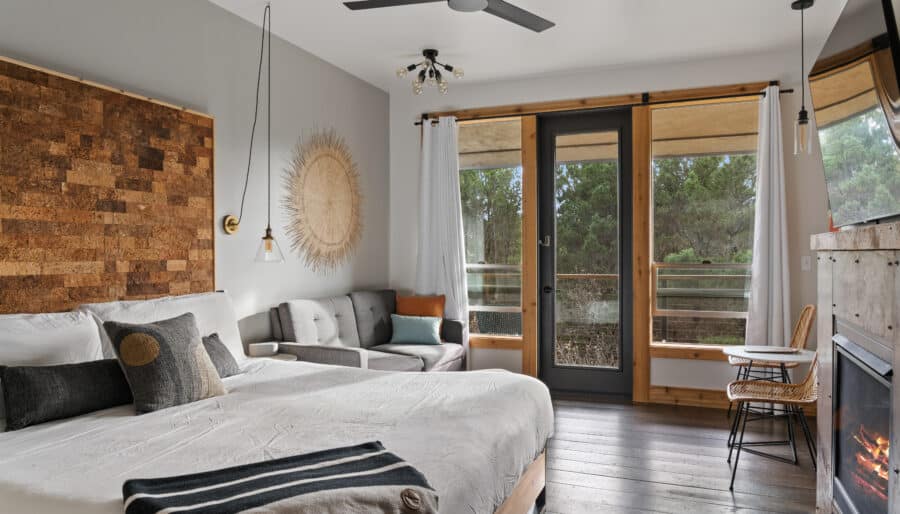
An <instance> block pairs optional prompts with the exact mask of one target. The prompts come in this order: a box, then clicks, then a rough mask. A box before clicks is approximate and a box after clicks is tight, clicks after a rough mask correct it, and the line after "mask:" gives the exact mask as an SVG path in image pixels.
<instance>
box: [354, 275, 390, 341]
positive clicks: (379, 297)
mask: <svg viewBox="0 0 900 514" xmlns="http://www.w3.org/2000/svg"><path fill="white" fill-rule="evenodd" d="M350 300H351V301H352V302H353V312H354V313H355V314H356V328H357V332H358V333H359V344H360V346H362V347H363V348H371V347H373V346H378V345H380V344H386V343H387V342H388V341H390V340H391V332H392V331H391V314H392V313H394V312H395V311H396V309H397V293H396V291H394V290H393V289H384V290H381V291H356V292H353V293H350Z"/></svg>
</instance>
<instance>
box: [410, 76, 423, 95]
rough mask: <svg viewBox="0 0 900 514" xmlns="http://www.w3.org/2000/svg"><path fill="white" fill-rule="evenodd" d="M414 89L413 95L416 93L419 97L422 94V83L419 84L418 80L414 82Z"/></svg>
mask: <svg viewBox="0 0 900 514" xmlns="http://www.w3.org/2000/svg"><path fill="white" fill-rule="evenodd" d="M412 88H413V93H415V94H417V95H421V94H422V83H421V82H419V81H418V80H414V81H413V83H412Z"/></svg>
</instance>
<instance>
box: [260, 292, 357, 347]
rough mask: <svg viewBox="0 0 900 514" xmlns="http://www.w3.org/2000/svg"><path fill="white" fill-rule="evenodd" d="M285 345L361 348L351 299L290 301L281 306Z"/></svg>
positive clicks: (342, 297)
mask: <svg viewBox="0 0 900 514" xmlns="http://www.w3.org/2000/svg"><path fill="white" fill-rule="evenodd" d="M278 315H279V318H280V319H281V331H282V332H283V333H284V340H285V341H296V342H298V343H304V344H322V345H326V346H345V347H348V348H358V347H359V334H358V332H357V331H356V317H355V316H354V314H353V303H352V302H351V301H350V297H349V296H335V297H332V298H322V299H319V300H291V301H289V302H285V303H282V304H281V305H279V306H278Z"/></svg>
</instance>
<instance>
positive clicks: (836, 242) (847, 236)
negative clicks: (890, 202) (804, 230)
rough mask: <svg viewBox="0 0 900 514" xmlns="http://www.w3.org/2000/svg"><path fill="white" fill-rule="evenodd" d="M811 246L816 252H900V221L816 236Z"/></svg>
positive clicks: (813, 236)
mask: <svg viewBox="0 0 900 514" xmlns="http://www.w3.org/2000/svg"><path fill="white" fill-rule="evenodd" d="M809 244H810V248H811V249H812V250H816V251H828V250H835V251H853V250H900V221H896V222H893V223H883V224H880V225H871V226H868V227H860V228H855V229H851V230H842V231H840V232H826V233H824V234H814V235H812V236H811V237H810V243H809Z"/></svg>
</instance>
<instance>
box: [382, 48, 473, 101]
mask: <svg viewBox="0 0 900 514" xmlns="http://www.w3.org/2000/svg"><path fill="white" fill-rule="evenodd" d="M422 56H424V57H425V60H424V61H422V62H417V63H413V64H410V65H409V66H403V67H402V68H399V69H398V70H397V77H398V78H401V79H402V78H405V77H406V76H407V75H409V74H410V73H412V72H415V71H416V70H419V71H418V73H416V75H415V78H414V79H413V82H412V88H413V93H415V94H417V95H421V94H422V93H423V92H424V91H425V86H426V85H427V86H432V87H434V86H437V88H438V91H440V92H441V94H442V95H446V94H447V91H449V90H450V86H449V85H448V83H447V81H446V80H445V79H444V75H443V74H441V70H440V69H441V68H443V70H444V71H446V72H447V73H452V74H453V76H454V77H456V78H458V79H461V78H463V76H464V75H465V73H464V72H463V70H462V68H459V67H454V66H451V65H449V64H444V63H442V62H438V60H437V56H438V51H437V50H435V49H433V48H426V49H425V50H422Z"/></svg>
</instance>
